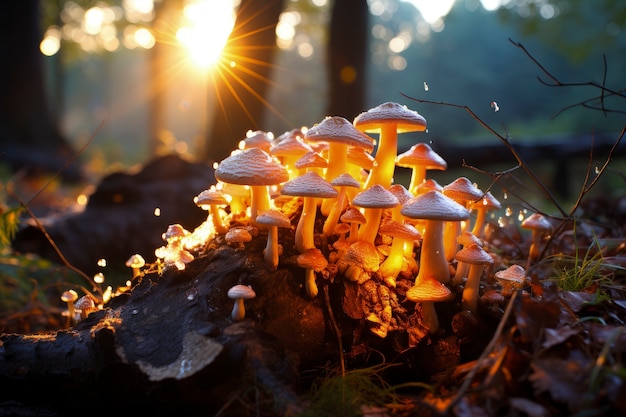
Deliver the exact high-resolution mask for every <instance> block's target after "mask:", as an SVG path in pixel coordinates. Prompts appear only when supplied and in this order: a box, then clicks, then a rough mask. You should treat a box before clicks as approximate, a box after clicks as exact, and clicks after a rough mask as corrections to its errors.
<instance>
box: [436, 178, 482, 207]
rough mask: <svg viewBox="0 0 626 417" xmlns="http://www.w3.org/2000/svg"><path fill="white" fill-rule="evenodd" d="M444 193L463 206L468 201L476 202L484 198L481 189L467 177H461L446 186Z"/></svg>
mask: <svg viewBox="0 0 626 417" xmlns="http://www.w3.org/2000/svg"><path fill="white" fill-rule="evenodd" d="M442 192H443V194H444V195H445V196H446V197H450V198H451V199H453V200H454V201H457V202H460V203H463V204H464V203H465V202H467V201H476V200H478V199H480V198H481V197H482V196H483V192H482V191H481V190H480V188H478V187H476V186H475V185H474V184H473V183H472V182H471V181H470V180H469V179H467V178H466V177H459V178H457V179H455V180H454V181H452V182H451V183H450V184H448V185H445V186H444V187H443V190H442Z"/></svg>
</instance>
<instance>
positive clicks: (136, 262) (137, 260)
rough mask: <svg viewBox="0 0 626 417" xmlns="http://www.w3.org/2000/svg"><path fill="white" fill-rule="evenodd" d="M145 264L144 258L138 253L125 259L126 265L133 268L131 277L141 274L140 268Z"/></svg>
mask: <svg viewBox="0 0 626 417" xmlns="http://www.w3.org/2000/svg"><path fill="white" fill-rule="evenodd" d="M145 265H146V260H145V259H144V258H143V256H141V255H140V254H138V253H136V254H134V255H132V256H131V257H130V258H128V260H127V261H126V266H127V267H129V268H131V269H132V270H133V279H136V278H137V277H138V276H139V275H141V268H143V267H144V266H145Z"/></svg>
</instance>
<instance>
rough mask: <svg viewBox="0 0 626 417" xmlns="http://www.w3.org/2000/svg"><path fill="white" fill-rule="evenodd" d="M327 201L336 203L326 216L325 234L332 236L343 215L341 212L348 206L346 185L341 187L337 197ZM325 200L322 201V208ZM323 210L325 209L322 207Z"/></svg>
mask: <svg viewBox="0 0 626 417" xmlns="http://www.w3.org/2000/svg"><path fill="white" fill-rule="evenodd" d="M325 201H331V202H332V203H334V204H333V206H332V207H331V209H330V213H329V214H328V217H326V221H325V222H324V228H323V232H324V236H332V235H333V234H334V231H335V226H337V222H338V221H339V216H341V213H342V212H343V210H344V208H345V207H346V187H339V195H338V196H337V198H336V199H330V198H329V199H327V200H325ZM325 201H324V202H325ZM324 202H322V208H323V207H324ZM323 212H324V210H323V209H322V213H323Z"/></svg>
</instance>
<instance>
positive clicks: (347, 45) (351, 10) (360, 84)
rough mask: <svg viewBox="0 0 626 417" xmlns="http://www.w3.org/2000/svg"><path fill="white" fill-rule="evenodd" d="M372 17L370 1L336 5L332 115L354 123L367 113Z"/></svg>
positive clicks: (330, 73) (331, 54) (331, 56)
mask: <svg viewBox="0 0 626 417" xmlns="http://www.w3.org/2000/svg"><path fill="white" fill-rule="evenodd" d="M368 16H369V10H368V6H367V1H366V0H342V1H335V4H334V6H333V11H332V17H331V21H330V30H329V32H330V33H329V38H330V41H329V43H328V50H327V54H328V76H329V83H330V97H329V103H328V113H327V114H328V115H331V116H342V117H345V118H347V119H348V120H352V118H354V117H356V116H357V115H358V114H359V113H360V112H362V111H363V110H364V106H365V90H366V87H365V82H366V73H365V67H366V56H367V53H366V52H367V44H368Z"/></svg>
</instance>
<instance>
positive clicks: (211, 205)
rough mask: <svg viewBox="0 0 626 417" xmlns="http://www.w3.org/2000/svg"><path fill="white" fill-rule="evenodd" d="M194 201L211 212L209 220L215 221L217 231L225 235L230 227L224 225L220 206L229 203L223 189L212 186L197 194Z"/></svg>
mask: <svg viewBox="0 0 626 417" xmlns="http://www.w3.org/2000/svg"><path fill="white" fill-rule="evenodd" d="M193 202H194V203H195V204H196V206H198V207H200V208H201V209H202V210H206V211H208V212H209V215H208V217H207V221H211V222H212V223H213V226H214V227H215V231H216V232H217V233H219V234H221V235H223V234H224V233H226V232H227V231H228V228H227V227H226V226H224V224H223V222H222V214H221V213H220V210H219V206H227V205H228V200H227V199H226V197H224V194H223V193H222V191H218V190H217V189H215V187H211V188H209V189H208V190H204V191H202V192H201V193H200V194H198V195H197V196H195V197H194V198H193Z"/></svg>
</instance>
